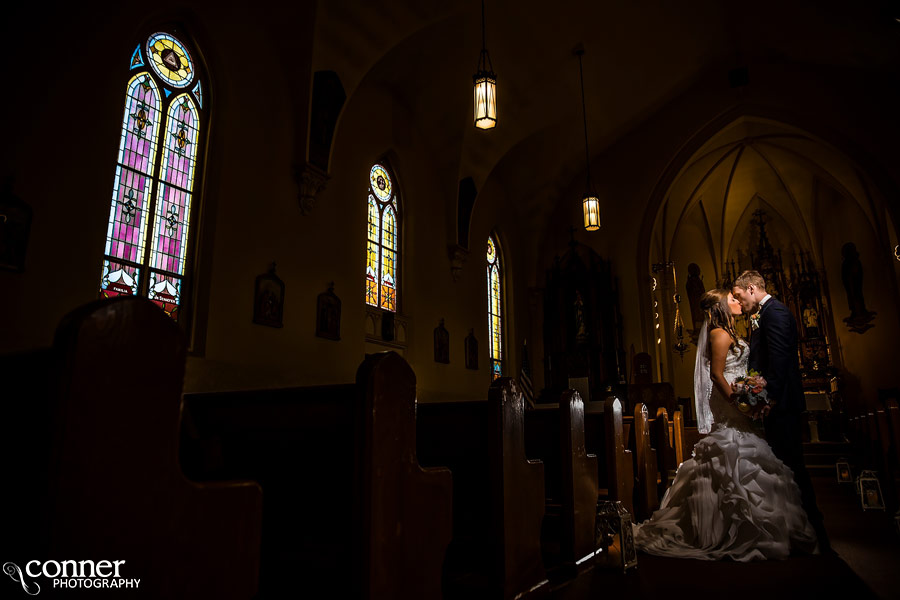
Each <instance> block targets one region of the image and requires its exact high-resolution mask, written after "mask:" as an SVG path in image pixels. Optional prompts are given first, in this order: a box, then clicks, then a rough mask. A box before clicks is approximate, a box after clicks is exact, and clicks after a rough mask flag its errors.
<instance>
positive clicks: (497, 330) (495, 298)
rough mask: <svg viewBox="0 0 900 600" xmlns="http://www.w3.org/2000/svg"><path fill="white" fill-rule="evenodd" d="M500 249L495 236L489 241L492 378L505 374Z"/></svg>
mask: <svg viewBox="0 0 900 600" xmlns="http://www.w3.org/2000/svg"><path fill="white" fill-rule="evenodd" d="M501 281H502V271H501V265H500V250H499V247H498V246H497V242H496V241H495V240H494V236H493V235H492V236H490V237H488V241H487V288H488V332H489V334H490V338H491V356H490V359H491V379H497V378H498V377H500V376H502V375H503V313H502V310H501V307H502V306H503V301H502V297H501V294H502V293H503V286H502V285H501V283H500V282H501Z"/></svg>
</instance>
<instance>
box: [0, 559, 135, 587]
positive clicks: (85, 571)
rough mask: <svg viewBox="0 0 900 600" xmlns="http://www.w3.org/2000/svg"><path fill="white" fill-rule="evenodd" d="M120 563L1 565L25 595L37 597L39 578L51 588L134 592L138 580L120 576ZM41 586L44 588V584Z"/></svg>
mask: <svg viewBox="0 0 900 600" xmlns="http://www.w3.org/2000/svg"><path fill="white" fill-rule="evenodd" d="M124 564H125V561H124V560H100V561H96V562H94V561H92V560H77V561H76V560H61V561H57V560H48V561H44V562H41V561H39V560H30V561H28V562H27V563H25V569H24V571H23V569H21V568H20V567H19V565H17V564H16V563H13V562H8V563H4V564H3V572H4V573H6V574H7V575H9V577H10V579H12V580H13V581H15V582H16V583H18V584H20V585H21V586H22V589H23V590H24V591H25V593H26V594H28V595H29V596H37V595H38V594H39V593H40V592H41V585H40V584H39V583H38V582H37V580H38V579H40V578H41V577H43V578H45V579H49V580H50V584H49V585H51V586H52V587H53V588H55V589H92V588H96V589H130V588H134V589H136V588H137V587H138V586H139V585H140V584H141V580H140V579H129V578H126V577H123V576H122V574H121V568H122V565H124ZM44 585H45V586H46V585H48V584H47V582H46V581H45V582H44Z"/></svg>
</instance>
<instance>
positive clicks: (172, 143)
mask: <svg viewBox="0 0 900 600" xmlns="http://www.w3.org/2000/svg"><path fill="white" fill-rule="evenodd" d="M168 112H169V114H168V115H167V117H166V132H165V139H164V140H163V148H164V150H163V162H162V169H163V173H162V179H163V181H165V182H166V183H170V184H172V185H175V186H177V187H180V188H181V189H183V190H186V191H188V192H190V191H192V190H193V188H194V166H195V162H196V156H197V140H198V138H199V130H198V122H197V108H196V107H195V106H194V101H193V100H191V97H190V96H188V95H187V94H182V95H181V96H178V97H177V98H175V99H174V100H172V103H171V104H170V105H169V111H168Z"/></svg>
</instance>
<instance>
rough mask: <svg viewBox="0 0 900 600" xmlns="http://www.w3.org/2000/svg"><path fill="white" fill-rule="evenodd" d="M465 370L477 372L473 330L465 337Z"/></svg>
mask: <svg viewBox="0 0 900 600" xmlns="http://www.w3.org/2000/svg"><path fill="white" fill-rule="evenodd" d="M465 346H466V347H465V351H466V368H467V369H473V370H476V371H477V370H478V340H476V339H475V330H474V329H470V330H469V335H467V336H466V344H465Z"/></svg>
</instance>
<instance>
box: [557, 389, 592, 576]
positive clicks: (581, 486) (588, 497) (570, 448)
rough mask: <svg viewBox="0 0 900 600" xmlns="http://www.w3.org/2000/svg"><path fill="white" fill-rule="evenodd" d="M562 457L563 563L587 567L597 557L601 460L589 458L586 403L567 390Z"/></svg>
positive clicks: (562, 412)
mask: <svg viewBox="0 0 900 600" xmlns="http://www.w3.org/2000/svg"><path fill="white" fill-rule="evenodd" d="M559 411H560V415H561V417H562V419H561V422H560V439H561V446H560V448H561V449H560V453H561V454H562V459H563V463H562V490H563V496H562V500H563V538H562V539H563V542H562V550H563V559H564V560H566V561H567V562H572V563H574V564H575V565H580V564H587V562H586V561H588V560H589V559H590V558H591V557H593V556H594V553H595V550H596V543H595V538H594V533H595V532H594V524H595V522H596V517H597V495H598V487H599V485H598V478H599V473H598V470H597V464H598V461H597V456H596V455H595V454H588V453H587V451H586V449H585V440H584V402H583V401H582V399H581V396H580V395H579V394H578V392H576V391H574V390H567V391H566V392H565V393H564V394H563V397H562V398H561V399H560V401H559Z"/></svg>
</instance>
